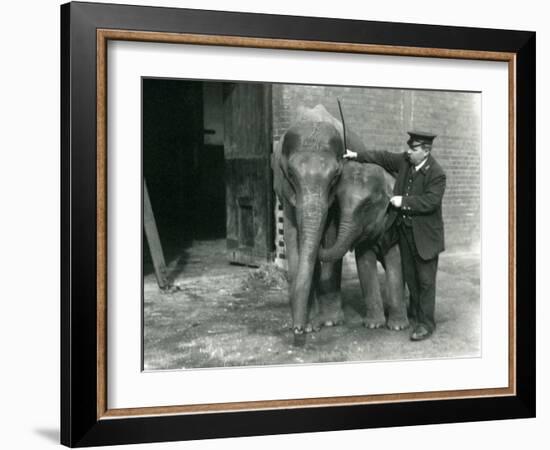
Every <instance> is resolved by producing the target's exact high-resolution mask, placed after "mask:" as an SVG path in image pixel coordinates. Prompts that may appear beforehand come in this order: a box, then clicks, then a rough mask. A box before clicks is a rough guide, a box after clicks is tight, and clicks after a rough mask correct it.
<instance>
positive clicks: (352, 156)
mask: <svg viewBox="0 0 550 450" xmlns="http://www.w3.org/2000/svg"><path fill="white" fill-rule="evenodd" d="M344 159H350V160H355V159H357V153H355V152H352V151H351V150H349V149H347V148H346V153H344Z"/></svg>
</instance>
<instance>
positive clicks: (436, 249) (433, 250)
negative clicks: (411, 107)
mask: <svg viewBox="0 0 550 450" xmlns="http://www.w3.org/2000/svg"><path fill="white" fill-rule="evenodd" d="M357 160H358V161H361V162H366V163H374V164H378V165H380V166H382V167H383V168H384V169H386V170H387V171H388V172H390V173H391V174H392V175H394V176H395V185H394V188H393V193H394V195H401V196H403V202H402V204H401V208H399V209H396V208H392V207H390V209H389V212H388V222H387V223H388V224H390V225H391V224H393V223H394V222H395V221H396V219H398V220H399V221H403V222H405V223H406V224H409V225H411V226H412V230H413V236H414V241H415V243H416V249H417V251H418V254H419V255H420V257H421V258H422V259H424V260H428V259H432V258H434V257H435V256H437V255H438V254H439V253H440V252H442V251H443V250H444V249H445V236H444V230H443V218H442V215H441V201H442V199H443V194H444V192H445V185H446V179H447V177H446V175H445V172H444V171H443V169H442V168H441V166H440V165H439V164H438V163H437V161H436V160H435V159H434V158H433V156H432V155H431V154H430V155H429V156H428V159H427V160H426V162H425V163H424V165H423V166H422V168H421V169H420V170H419V171H418V172H416V173H413V172H409V171H413V170H414V169H413V168H412V167H411V165H410V164H409V161H408V159H407V156H406V153H392V152H387V151H364V152H361V153H359V154H358V155H357ZM411 176H412V180H411V185H410V187H408V188H407V185H408V182H409V177H411ZM398 215H400V216H401V217H399V218H398Z"/></svg>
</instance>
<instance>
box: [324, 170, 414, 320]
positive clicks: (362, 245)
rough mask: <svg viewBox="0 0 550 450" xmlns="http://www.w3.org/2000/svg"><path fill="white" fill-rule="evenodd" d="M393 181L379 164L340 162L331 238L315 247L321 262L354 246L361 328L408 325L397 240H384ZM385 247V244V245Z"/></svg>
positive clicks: (342, 254) (327, 260)
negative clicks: (381, 274)
mask: <svg viewBox="0 0 550 450" xmlns="http://www.w3.org/2000/svg"><path fill="white" fill-rule="evenodd" d="M393 184H394V179H393V177H392V176H391V175H389V174H388V173H387V172H386V171H385V170H384V169H383V168H382V167H380V166H377V165H375V164H364V163H359V162H355V161H345V163H344V166H343V169H342V175H341V177H340V181H339V183H338V185H337V188H336V198H337V202H338V206H339V226H338V234H337V238H336V242H335V243H334V245H333V246H332V247H330V248H323V247H322V248H320V250H319V259H320V260H321V261H325V262H331V261H337V260H341V259H342V258H343V257H344V255H345V253H346V252H347V251H348V250H350V249H353V248H354V249H355V259H356V263H357V273H358V275H359V281H360V285H361V289H362V292H363V298H364V299H365V304H366V317H365V319H364V325H365V326H366V327H367V328H380V327H382V326H387V327H388V328H390V329H392V330H403V329H406V328H407V327H408V326H409V321H408V318H407V309H406V305H405V299H404V282H403V273H402V266H401V254H400V252H399V246H398V245H397V243H395V242H391V239H389V241H390V242H388V238H389V236H388V235H387V234H386V233H387V232H388V231H386V228H387V225H388V224H387V223H386V220H387V214H386V211H387V208H388V207H389V200H390V198H391V195H392V192H393ZM394 241H395V240H394ZM387 242H388V245H386V243H387ZM390 245H391V246H390ZM387 246H390V248H389V249H387V248H386V247H387ZM377 259H379V260H380V261H381V263H382V265H383V266H384V269H385V272H386V288H387V305H386V306H387V309H388V319H387V321H386V317H385V313H384V304H383V301H382V296H381V294H380V286H379V282H378V276H377V264H376V263H377Z"/></svg>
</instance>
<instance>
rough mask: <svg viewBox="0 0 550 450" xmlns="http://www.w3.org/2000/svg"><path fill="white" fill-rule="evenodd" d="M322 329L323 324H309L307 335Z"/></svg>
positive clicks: (313, 322)
mask: <svg viewBox="0 0 550 450" xmlns="http://www.w3.org/2000/svg"><path fill="white" fill-rule="evenodd" d="M320 329H321V324H320V323H319V322H317V321H312V322H309V323H308V324H307V325H306V333H315V332H317V331H319V330H320Z"/></svg>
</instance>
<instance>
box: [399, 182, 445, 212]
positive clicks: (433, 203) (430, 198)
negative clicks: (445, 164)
mask: <svg viewBox="0 0 550 450" xmlns="http://www.w3.org/2000/svg"><path fill="white" fill-rule="evenodd" d="M446 184H447V177H446V175H445V173H441V174H439V175H437V176H436V177H435V178H434V179H433V180H431V182H430V184H429V185H428V188H427V189H426V190H425V192H424V193H423V194H422V195H410V196H408V197H403V198H402V203H401V209H403V211H406V212H408V213H409V214H412V215H414V214H428V213H431V212H433V211H435V210H436V209H437V208H438V207H439V206H441V202H442V200H443V194H444V193H445V186H446Z"/></svg>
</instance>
